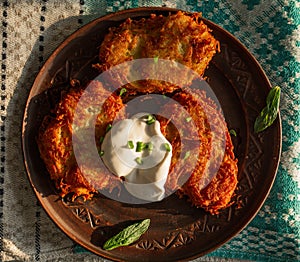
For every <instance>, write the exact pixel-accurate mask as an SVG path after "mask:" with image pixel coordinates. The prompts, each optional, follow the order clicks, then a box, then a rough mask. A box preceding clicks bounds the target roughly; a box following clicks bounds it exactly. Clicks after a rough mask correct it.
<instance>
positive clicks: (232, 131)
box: [229, 129, 237, 137]
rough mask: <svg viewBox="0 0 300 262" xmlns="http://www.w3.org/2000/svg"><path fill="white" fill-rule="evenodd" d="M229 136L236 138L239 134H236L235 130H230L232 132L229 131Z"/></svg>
mask: <svg viewBox="0 0 300 262" xmlns="http://www.w3.org/2000/svg"><path fill="white" fill-rule="evenodd" d="M229 134H230V135H233V136H235V137H236V136H237V134H236V132H235V130H234V129H230V130H229Z"/></svg>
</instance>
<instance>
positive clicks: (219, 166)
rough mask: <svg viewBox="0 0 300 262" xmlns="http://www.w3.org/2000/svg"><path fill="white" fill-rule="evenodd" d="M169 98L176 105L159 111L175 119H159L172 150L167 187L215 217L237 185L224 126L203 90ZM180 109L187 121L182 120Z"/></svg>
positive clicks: (231, 148)
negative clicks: (168, 113)
mask: <svg viewBox="0 0 300 262" xmlns="http://www.w3.org/2000/svg"><path fill="white" fill-rule="evenodd" d="M172 98H173V99H174V100H175V101H177V102H178V103H179V104H167V105H165V107H164V109H163V110H162V112H163V111H164V110H165V111H166V112H172V113H173V115H174V117H173V118H171V119H168V120H167V119H164V118H158V119H159V121H160V123H161V130H162V133H163V134H164V135H165V137H166V138H167V139H168V140H169V141H170V142H171V144H172V148H173V155H172V163H171V168H170V173H169V177H168V181H167V184H166V187H167V188H168V189H169V190H176V189H178V191H177V192H178V194H179V195H180V196H187V197H188V199H189V200H190V201H191V203H192V204H193V205H194V206H196V207H200V208H203V209H204V210H206V211H208V212H210V213H211V214H217V213H218V212H219V210H220V209H223V208H226V207H227V206H228V205H230V204H231V202H230V201H231V198H232V196H233V194H234V191H235V188H236V186H237V182H238V180H237V173H238V168H237V159H236V158H235V156H234V153H233V144H232V141H231V137H230V134H229V132H228V128H227V124H226V122H225V120H224V117H223V115H222V114H221V113H220V111H219V110H218V109H217V105H216V104H215V103H214V101H213V100H212V99H210V98H208V97H207V96H206V93H205V92H204V91H200V90H194V89H185V91H181V92H178V93H177V94H175V95H174V96H173V97H172ZM181 107H183V108H184V109H185V110H186V111H187V112H188V114H189V115H190V118H185V117H183V112H184V111H182V109H181ZM183 183H184V184H183ZM182 184H183V185H182Z"/></svg>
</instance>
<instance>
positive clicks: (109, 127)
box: [106, 124, 112, 132]
mask: <svg viewBox="0 0 300 262" xmlns="http://www.w3.org/2000/svg"><path fill="white" fill-rule="evenodd" d="M111 127H112V125H111V124H108V125H107V127H106V132H108V131H109V130H111Z"/></svg>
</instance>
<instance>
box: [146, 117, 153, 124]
mask: <svg viewBox="0 0 300 262" xmlns="http://www.w3.org/2000/svg"><path fill="white" fill-rule="evenodd" d="M154 122H155V117H154V116H153V115H148V117H147V120H146V123H147V125H151V124H153V123H154Z"/></svg>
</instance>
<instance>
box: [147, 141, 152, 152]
mask: <svg viewBox="0 0 300 262" xmlns="http://www.w3.org/2000/svg"><path fill="white" fill-rule="evenodd" d="M147 149H148V150H149V151H150V152H151V151H152V150H153V144H152V143H151V142H149V143H148V144H147Z"/></svg>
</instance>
